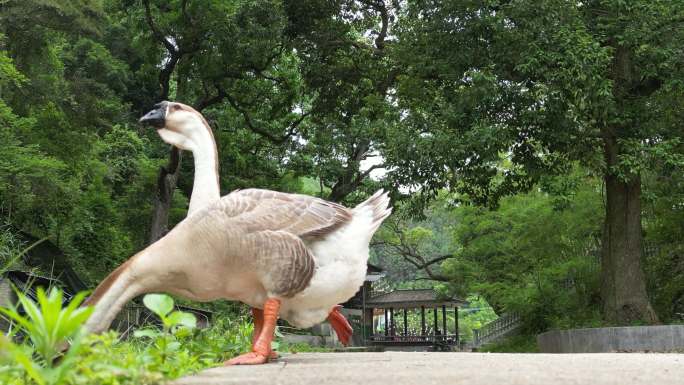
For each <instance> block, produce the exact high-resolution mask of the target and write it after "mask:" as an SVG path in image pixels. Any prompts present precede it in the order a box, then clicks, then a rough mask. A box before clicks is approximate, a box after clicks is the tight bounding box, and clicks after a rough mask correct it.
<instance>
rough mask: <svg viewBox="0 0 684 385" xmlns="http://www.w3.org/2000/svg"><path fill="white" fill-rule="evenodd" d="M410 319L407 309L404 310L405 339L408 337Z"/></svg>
mask: <svg viewBox="0 0 684 385" xmlns="http://www.w3.org/2000/svg"><path fill="white" fill-rule="evenodd" d="M407 320H408V318H407V316H406V308H404V337H406V336H407V335H408V322H407Z"/></svg>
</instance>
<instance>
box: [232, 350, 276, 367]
mask: <svg viewBox="0 0 684 385" xmlns="http://www.w3.org/2000/svg"><path fill="white" fill-rule="evenodd" d="M268 359H269V357H268V356H265V355H263V354H260V353H256V352H249V353H245V354H242V355H239V356H237V357H235V358H231V359H230V360H228V361H226V362H224V363H223V365H224V366H232V365H261V364H265V363H267V362H268Z"/></svg>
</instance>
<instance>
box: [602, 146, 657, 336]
mask: <svg viewBox="0 0 684 385" xmlns="http://www.w3.org/2000/svg"><path fill="white" fill-rule="evenodd" d="M604 150H605V155H606V163H607V167H608V169H607V171H606V174H605V175H604V180H605V184H606V216H605V223H604V228H603V239H602V253H601V254H602V256H601V270H602V271H601V297H602V300H603V314H604V317H605V319H606V320H607V321H609V322H612V323H616V324H619V325H629V324H632V323H634V322H635V321H643V322H647V323H649V324H653V323H657V322H658V317H657V316H656V314H655V312H654V311H653V308H652V307H651V304H650V302H649V299H648V295H647V294H646V281H645V278H644V273H643V270H642V268H641V254H642V231H641V178H640V176H639V175H631V176H629V177H628V180H626V181H625V180H624V179H623V178H619V177H618V176H616V175H615V174H614V173H613V172H612V167H613V166H615V165H616V164H617V155H618V154H619V150H618V144H617V140H616V139H615V138H614V137H608V138H606V139H605V140H604Z"/></svg>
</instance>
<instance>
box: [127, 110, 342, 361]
mask: <svg viewBox="0 0 684 385" xmlns="http://www.w3.org/2000/svg"><path fill="white" fill-rule="evenodd" d="M162 113H163V117H164V119H163V122H162V119H161V116H162ZM140 120H141V122H143V123H148V124H149V125H151V126H152V127H155V128H157V133H158V134H159V136H160V137H161V138H162V140H163V141H164V142H166V143H168V144H170V145H173V146H176V147H178V148H179V149H181V150H185V151H190V152H192V155H193V159H194V166H195V178H194V181H193V187H192V195H191V196H190V205H189V208H188V215H191V214H192V213H194V212H195V211H197V210H198V209H199V208H202V207H205V206H207V205H208V204H209V203H212V202H214V201H216V200H218V199H219V198H220V185H219V174H218V150H217V147H216V140H215V139H214V134H213V131H212V129H211V126H210V125H209V123H207V121H206V119H204V116H202V114H200V113H199V112H198V111H197V110H195V109H193V108H192V107H190V106H188V105H186V104H183V103H178V102H176V103H171V102H168V101H163V102H161V103H158V104H156V105H155V106H154V107H153V109H152V111H150V112H149V113H148V114H146V115H145V116H143V117H142V118H141V119H140ZM166 125H168V126H169V127H170V128H167V127H165V126H166ZM341 308H342V307H341V306H336V307H334V308H333V309H332V310H331V312H330V314H329V315H328V322H329V323H330V325H331V326H332V327H333V330H335V333H336V334H337V336H338V339H339V340H340V342H341V343H342V344H343V345H348V344H349V340H350V338H351V335H352V333H353V329H352V327H351V325H350V324H349V322H348V321H347V319H346V318H344V315H342V313H341V312H340V309H341ZM251 312H252V318H253V320H254V333H253V343H254V342H256V336H257V335H258V334H259V331H260V330H261V326H262V323H263V311H262V309H257V308H252V309H251ZM276 357H277V354H276V353H274V354H272V356H271V358H276Z"/></svg>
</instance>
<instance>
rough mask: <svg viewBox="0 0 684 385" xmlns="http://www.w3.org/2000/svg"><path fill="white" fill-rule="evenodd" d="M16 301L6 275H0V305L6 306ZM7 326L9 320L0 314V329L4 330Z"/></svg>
mask: <svg viewBox="0 0 684 385" xmlns="http://www.w3.org/2000/svg"><path fill="white" fill-rule="evenodd" d="M15 302H16V295H15V294H14V291H13V290H12V285H11V284H10V280H9V279H7V277H5V276H2V275H0V306H4V307H7V306H9V305H13V304H14V303H15ZM8 328H9V322H8V321H7V320H5V318H4V317H3V316H1V315H0V331H2V332H6V331H7V329H8Z"/></svg>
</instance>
